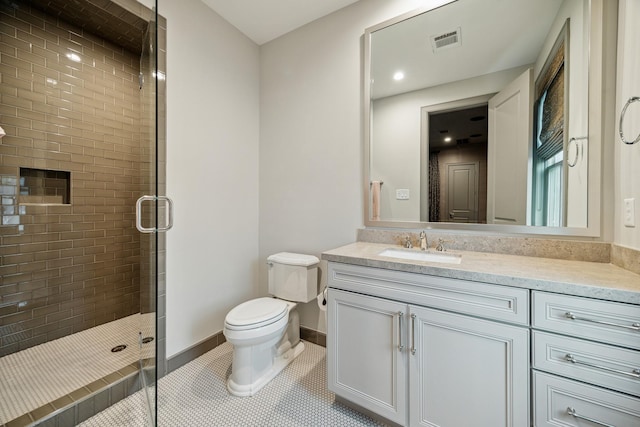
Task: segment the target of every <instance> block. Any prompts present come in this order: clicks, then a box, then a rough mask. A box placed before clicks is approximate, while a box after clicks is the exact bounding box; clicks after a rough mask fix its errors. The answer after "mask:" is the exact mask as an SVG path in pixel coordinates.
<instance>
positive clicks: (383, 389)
mask: <svg viewBox="0 0 640 427" xmlns="http://www.w3.org/2000/svg"><path fill="white" fill-rule="evenodd" d="M406 311H407V306H406V305H405V304H400V303H397V302H392V301H387V300H383V299H380V298H374V297H369V296H365V295H360V294H354V293H351V292H345V291H340V290H337V289H329V307H328V319H327V321H328V333H327V371H328V377H329V378H328V385H329V390H331V391H332V392H334V393H335V394H336V395H338V396H340V397H343V398H345V399H347V400H349V401H351V402H353V403H355V404H357V405H360V406H362V407H363V408H366V409H368V410H370V411H372V412H374V413H376V414H379V415H380V416H383V417H385V418H387V419H389V420H391V421H394V422H396V423H398V424H401V425H405V424H406V420H407V397H406V393H407V361H406V353H405V352H404V351H403V349H402V348H400V345H401V344H404V343H405V341H406V334H404V333H402V331H401V328H404V327H405V326H404V324H406V322H402V321H401V319H402V318H405V316H404V315H405V313H406Z"/></svg>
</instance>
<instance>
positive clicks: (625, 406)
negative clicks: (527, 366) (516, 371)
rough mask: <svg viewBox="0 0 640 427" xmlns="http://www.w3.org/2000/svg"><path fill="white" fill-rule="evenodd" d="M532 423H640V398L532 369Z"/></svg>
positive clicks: (633, 426)
mask: <svg viewBox="0 0 640 427" xmlns="http://www.w3.org/2000/svg"><path fill="white" fill-rule="evenodd" d="M533 393H534V411H533V422H534V423H533V425H534V426H536V427H543V426H554V427H557V426H575V427H586V426H609V427H613V426H615V427H638V426H640V399H638V398H634V397H631V396H627V395H625V394H622V393H616V392H614V391H609V390H605V389H603V388H599V387H594V386H591V385H587V384H582V383H579V382H576V381H572V380H568V379H564V378H560V377H556V376H553V375H549V374H545V373H542V372H536V371H534V373H533Z"/></svg>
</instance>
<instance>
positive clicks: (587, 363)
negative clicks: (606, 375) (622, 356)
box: [564, 353, 640, 378]
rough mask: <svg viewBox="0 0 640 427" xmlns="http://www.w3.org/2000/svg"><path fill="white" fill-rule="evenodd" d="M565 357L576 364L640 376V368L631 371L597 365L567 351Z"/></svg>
mask: <svg viewBox="0 0 640 427" xmlns="http://www.w3.org/2000/svg"><path fill="white" fill-rule="evenodd" d="M564 359H565V360H566V361H567V362H571V363H575V364H576V365H584V366H589V367H591V368H596V369H600V370H603V371H607V372H613V373H616V374H620V375H627V376H629V377H632V378H640V369H634V370H633V371H631V372H626V371H621V370H619V369H613V368H609V367H607V366H600V365H596V364H594V363H590V362H584V361H582V360H578V359H576V358H575V357H574V356H573V354H571V353H567V355H566V356H564Z"/></svg>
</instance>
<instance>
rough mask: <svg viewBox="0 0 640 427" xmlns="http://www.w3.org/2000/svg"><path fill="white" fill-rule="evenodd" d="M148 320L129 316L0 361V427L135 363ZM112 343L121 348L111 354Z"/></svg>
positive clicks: (148, 318) (140, 316)
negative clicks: (140, 333)
mask: <svg viewBox="0 0 640 427" xmlns="http://www.w3.org/2000/svg"><path fill="white" fill-rule="evenodd" d="M149 316H151V317H149ZM151 320H153V314H151V315H140V314H134V315H131V316H128V317H125V318H122V319H119V320H116V321H113V322H109V323H106V324H104V325H100V326H96V327H94V328H91V329H87V330H85V331H82V332H78V333H76V334H73V335H69V336H66V337H63V338H60V339H57V340H54V341H50V342H48V343H44V344H41V345H38V346H35V347H31V348H28V349H26V350H23V351H20V352H17V353H13V354H10V355H8V356H4V357H2V358H0V425H2V424H3V423H6V422H8V421H10V420H13V419H15V418H18V417H19V416H21V415H23V414H26V413H27V412H30V411H32V410H34V409H36V408H39V407H41V406H43V405H45V404H47V403H49V402H53V401H54V400H56V399H58V398H60V397H62V396H65V395H67V394H69V393H71V392H73V391H74V390H77V389H79V388H81V387H83V386H84V385H87V384H90V383H91V382H93V381H95V380H98V379H100V378H102V377H104V376H107V375H109V374H111V373H112V372H115V371H117V370H118V369H121V368H123V367H125V366H127V365H129V364H130V363H133V362H135V361H137V360H138V358H139V357H140V354H139V350H138V334H139V331H140V330H141V329H149V328H144V327H143V325H146V323H149V321H151ZM118 344H126V345H127V348H126V349H125V350H124V351H121V352H118V353H112V352H111V348H113V347H114V346H116V345H118Z"/></svg>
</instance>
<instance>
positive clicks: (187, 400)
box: [80, 342, 384, 427]
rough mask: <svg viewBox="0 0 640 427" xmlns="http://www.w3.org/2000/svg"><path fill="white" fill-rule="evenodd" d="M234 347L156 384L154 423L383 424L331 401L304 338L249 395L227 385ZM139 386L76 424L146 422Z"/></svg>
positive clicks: (320, 360)
mask: <svg viewBox="0 0 640 427" xmlns="http://www.w3.org/2000/svg"><path fill="white" fill-rule="evenodd" d="M232 351H233V347H232V346H231V344H229V343H228V342H227V343H224V344H222V345H220V346H218V347H216V348H215V349H213V350H211V351H209V352H208V353H206V354H204V355H203V356H200V357H199V358H197V359H195V360H193V361H191V362H189V363H187V364H186V365H184V366H183V367H181V368H179V369H177V370H175V371H174V372H172V373H170V374H169V375H167V376H165V377H164V378H162V379H160V381H159V382H158V385H157V392H158V396H157V398H158V423H157V425H158V426H161V427H164V426H189V427H199V426H202V427H213V426H224V427H233V426H242V427H248V426H260V427H271V426H273V427H294V426H342V427H357V426H383V425H384V424H382V423H380V422H378V421H375V420H373V419H371V418H369V417H367V416H366V415H363V414H361V413H359V412H357V411H354V410H353V409H351V408H348V407H346V406H344V405H342V404H340V403H339V402H336V401H335V395H334V394H333V393H331V392H330V391H329V390H328V389H327V381H326V379H327V370H326V357H325V354H326V350H325V348H323V347H320V346H318V345H315V344H312V343H308V342H305V350H304V352H302V354H301V355H300V356H298V358H296V359H295V360H294V361H293V362H292V363H291V364H290V365H289V366H287V367H286V368H285V369H284V370H283V371H282V372H281V373H280V374H279V375H278V376H277V377H276V378H274V379H273V380H272V381H271V382H270V383H268V384H267V385H266V386H265V387H264V388H263V389H262V390H260V391H259V392H258V393H256V394H255V395H254V396H251V397H235V396H231V395H229V393H228V391H227V389H226V385H225V384H226V379H227V378H228V377H229V375H230V373H231V360H232ZM144 411H145V398H144V395H143V392H142V391H140V392H138V393H136V394H134V395H132V396H130V397H128V398H126V399H124V400H122V401H120V402H118V403H116V404H115V405H113V406H111V407H110V408H108V409H106V410H105V411H103V412H101V413H99V414H97V415H96V416H94V417H92V418H90V419H88V420H87V421H85V422H84V423H82V424H80V426H82V427H103V426H110V427H115V426H122V427H125V426H126V427H137V426H139V427H146V424H145V420H146V417H145V415H144Z"/></svg>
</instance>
